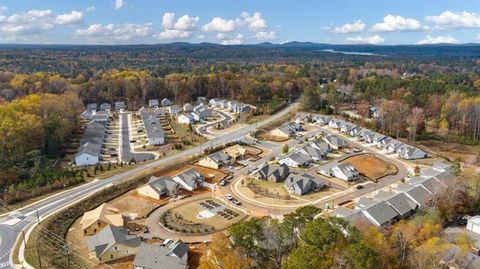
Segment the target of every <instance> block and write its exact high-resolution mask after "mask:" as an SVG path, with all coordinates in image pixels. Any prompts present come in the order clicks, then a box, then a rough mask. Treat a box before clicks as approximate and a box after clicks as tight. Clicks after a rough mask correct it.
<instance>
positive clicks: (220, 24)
mask: <svg viewBox="0 0 480 269" xmlns="http://www.w3.org/2000/svg"><path fill="white" fill-rule="evenodd" d="M241 26H242V22H241V21H240V20H239V19H235V20H226V19H224V18H221V17H215V18H213V19H212V20H211V21H210V22H209V23H207V24H205V25H204V26H203V31H205V32H222V33H228V32H232V31H234V30H236V29H238V28H239V27H241Z"/></svg>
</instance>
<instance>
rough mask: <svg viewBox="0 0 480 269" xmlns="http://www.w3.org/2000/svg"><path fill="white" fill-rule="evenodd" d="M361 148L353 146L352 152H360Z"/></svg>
mask: <svg viewBox="0 0 480 269" xmlns="http://www.w3.org/2000/svg"><path fill="white" fill-rule="evenodd" d="M362 151H363V149H360V148H353V152H355V153H358V152H362Z"/></svg>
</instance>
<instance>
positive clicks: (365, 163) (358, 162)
mask: <svg viewBox="0 0 480 269" xmlns="http://www.w3.org/2000/svg"><path fill="white" fill-rule="evenodd" d="M346 162H348V163H351V164H352V165H353V166H354V167H355V168H357V170H358V171H359V172H360V175H362V176H365V177H367V178H369V179H371V180H374V181H376V180H378V179H380V178H382V177H384V176H387V175H394V174H396V173H397V172H398V168H397V167H396V166H395V165H394V164H392V163H389V162H385V161H383V160H382V159H380V158H378V157H375V156H374V155H372V154H359V155H355V156H352V157H349V158H346V159H345V160H343V161H342V163H346Z"/></svg>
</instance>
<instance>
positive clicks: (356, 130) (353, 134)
mask: <svg viewBox="0 0 480 269" xmlns="http://www.w3.org/2000/svg"><path fill="white" fill-rule="evenodd" d="M363 130H364V129H363V128H362V127H360V126H355V127H353V128H352V129H350V131H348V135H350V136H351V137H358V136H359V135H360V134H361V133H362V131H363Z"/></svg>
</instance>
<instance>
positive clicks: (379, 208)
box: [362, 201, 399, 226]
mask: <svg viewBox="0 0 480 269" xmlns="http://www.w3.org/2000/svg"><path fill="white" fill-rule="evenodd" d="M362 212H367V213H368V214H369V215H370V217H372V218H373V220H374V221H375V222H376V223H377V224H378V225H380V226H383V225H384V224H386V223H388V222H389V221H391V220H393V219H394V218H396V217H398V216H399V214H398V213H397V211H395V210H394V209H393V208H392V207H391V206H390V205H388V204H387V203H386V202H385V201H380V202H378V203H375V204H374V205H371V206H370V207H367V208H365V209H364V210H363V211H362Z"/></svg>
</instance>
